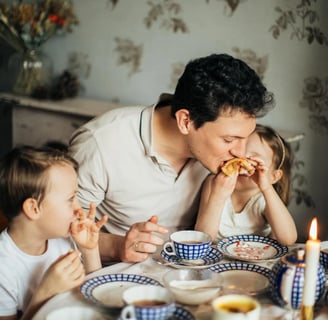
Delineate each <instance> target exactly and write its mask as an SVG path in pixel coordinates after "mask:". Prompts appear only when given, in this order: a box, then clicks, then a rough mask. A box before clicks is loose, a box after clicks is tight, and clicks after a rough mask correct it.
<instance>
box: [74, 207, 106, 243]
mask: <svg viewBox="0 0 328 320" xmlns="http://www.w3.org/2000/svg"><path fill="white" fill-rule="evenodd" d="M76 214H77V220H75V221H74V222H73V223H72V224H71V234H72V237H73V239H74V240H75V242H76V243H77V245H78V246H79V247H82V248H85V249H94V248H95V247H96V246H97V245H98V240H99V230H100V229H101V227H102V226H103V225H104V224H105V223H106V221H107V218H108V217H107V216H103V217H102V218H101V220H99V221H97V222H95V216H96V206H95V204H94V203H91V204H90V210H89V214H88V215H87V214H86V213H85V211H84V210H83V209H79V210H78V211H77V213H76Z"/></svg>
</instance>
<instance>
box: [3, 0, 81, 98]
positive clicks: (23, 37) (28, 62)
mask: <svg viewBox="0 0 328 320" xmlns="http://www.w3.org/2000/svg"><path fill="white" fill-rule="evenodd" d="M77 23H78V19H77V17H76V16H75V14H74V12H73V4H72V2H71V1H70V0H31V1H23V0H11V1H4V0H0V37H1V38H3V39H4V40H5V41H6V42H7V43H8V44H9V45H10V46H12V47H13V48H14V49H15V50H16V51H17V53H18V55H17V54H16V55H14V57H13V59H12V61H10V62H9V64H10V65H12V66H13V67H15V68H17V67H18V66H21V67H20V70H17V71H16V73H17V74H18V76H17V80H16V83H15V85H14V87H13V91H14V92H16V93H19V94H26V95H30V94H31V93H32V92H33V90H34V89H35V88H37V87H40V86H43V85H46V84H47V82H48V81H50V80H51V79H50V78H51V73H52V70H51V69H52V66H51V62H50V60H49V58H46V57H44V55H42V53H41V47H42V45H43V44H44V43H45V42H46V41H47V40H48V39H49V38H50V37H52V36H53V35H55V34H65V33H67V32H71V31H72V30H73V29H72V26H73V25H76V24H77Z"/></svg>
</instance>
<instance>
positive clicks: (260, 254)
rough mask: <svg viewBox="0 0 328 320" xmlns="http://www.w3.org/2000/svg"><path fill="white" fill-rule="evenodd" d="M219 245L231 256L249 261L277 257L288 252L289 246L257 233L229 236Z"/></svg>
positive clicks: (221, 249) (226, 254) (223, 251)
mask: <svg viewBox="0 0 328 320" xmlns="http://www.w3.org/2000/svg"><path fill="white" fill-rule="evenodd" d="M217 247H218V249H219V250H220V251H221V252H222V253H223V254H224V255H225V256H227V257H229V258H232V259H235V260H241V261H248V262H261V261H267V260H272V259H277V258H280V257H282V256H284V255H285V254H287V253H288V248H287V247H286V246H282V245H281V244H280V243H279V242H278V241H276V240H274V239H271V238H267V237H261V236H257V235H240V236H232V237H228V238H225V239H222V240H220V241H219V242H218V244H217Z"/></svg>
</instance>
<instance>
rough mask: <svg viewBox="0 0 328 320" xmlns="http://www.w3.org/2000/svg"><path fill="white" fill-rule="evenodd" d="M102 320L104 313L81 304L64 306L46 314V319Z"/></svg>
mask: <svg viewBox="0 0 328 320" xmlns="http://www.w3.org/2000/svg"><path fill="white" fill-rule="evenodd" d="M59 319H60V320H72V319H79V320H104V319H106V318H105V316H104V315H102V314H101V313H100V312H98V311H96V310H94V309H92V308H88V307H82V306H72V307H64V308H60V309H57V310H54V311H52V312H50V313H49V314H48V315H47V316H46V320H59Z"/></svg>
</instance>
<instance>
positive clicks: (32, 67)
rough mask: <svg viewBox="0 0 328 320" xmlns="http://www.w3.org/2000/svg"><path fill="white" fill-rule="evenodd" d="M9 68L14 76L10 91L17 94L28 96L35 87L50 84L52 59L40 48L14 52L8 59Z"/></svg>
mask: <svg viewBox="0 0 328 320" xmlns="http://www.w3.org/2000/svg"><path fill="white" fill-rule="evenodd" d="M9 70H10V72H12V74H13V75H14V77H15V81H14V85H13V88H12V91H13V92H14V93H16V94H18V95H24V96H30V95H32V94H33V92H34V91H35V90H36V89H40V88H48V87H49V86H50V84H51V80H52V74H53V67H52V61H51V59H50V57H49V56H48V55H46V54H45V53H44V52H42V50H40V49H29V50H27V51H26V52H25V53H24V54H21V53H17V52H16V53H14V54H13V55H12V56H11V57H10V59H9Z"/></svg>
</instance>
